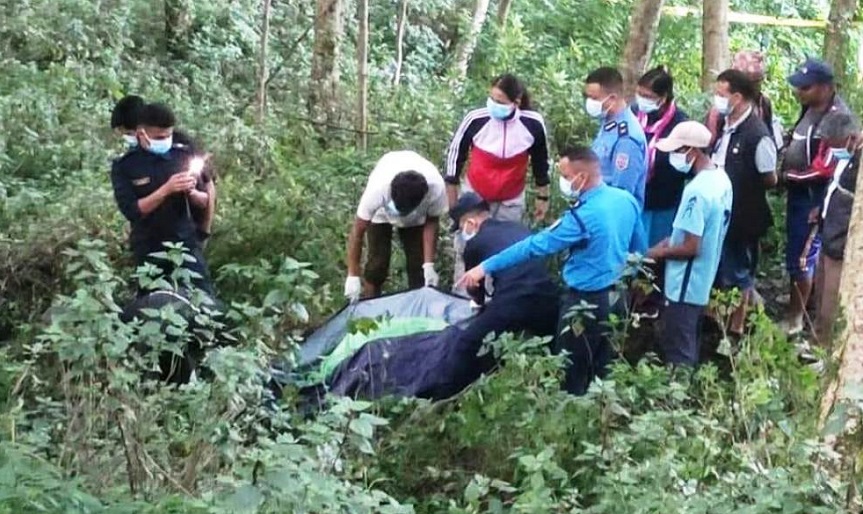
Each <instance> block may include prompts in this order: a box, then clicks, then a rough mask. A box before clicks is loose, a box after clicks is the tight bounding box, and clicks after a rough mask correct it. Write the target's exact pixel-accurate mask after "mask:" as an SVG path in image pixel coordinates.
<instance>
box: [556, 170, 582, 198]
mask: <svg viewBox="0 0 863 514" xmlns="http://www.w3.org/2000/svg"><path fill="white" fill-rule="evenodd" d="M557 185H558V187H559V188H560V194H562V195H563V197H564V198H566V199H567V200H569V201H571V202H574V201H576V200H578V197H579V196H581V190H579V189H575V188H574V187H572V182H570V181H569V180H566V178H564V177H563V176H560V177H558V182H557Z"/></svg>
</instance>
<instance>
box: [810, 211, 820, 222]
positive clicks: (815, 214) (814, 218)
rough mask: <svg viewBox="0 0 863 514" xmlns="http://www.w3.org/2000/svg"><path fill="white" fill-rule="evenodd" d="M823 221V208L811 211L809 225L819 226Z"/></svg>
mask: <svg viewBox="0 0 863 514" xmlns="http://www.w3.org/2000/svg"><path fill="white" fill-rule="evenodd" d="M819 221H821V207H815V208H813V209H812V210H811V211H809V224H810V225H817V224H818V222H819Z"/></svg>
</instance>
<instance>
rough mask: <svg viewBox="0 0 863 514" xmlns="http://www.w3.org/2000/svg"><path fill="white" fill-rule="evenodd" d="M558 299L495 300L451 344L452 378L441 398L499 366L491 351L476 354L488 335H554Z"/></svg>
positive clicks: (517, 298) (546, 297)
mask: <svg viewBox="0 0 863 514" xmlns="http://www.w3.org/2000/svg"><path fill="white" fill-rule="evenodd" d="M557 319H558V299H557V296H556V295H529V296H522V297H516V298H506V297H500V298H498V297H495V298H494V299H493V300H492V301H490V302H489V303H488V304H487V305H486V306H485V308H483V310H482V312H480V313H479V314H477V315H476V316H475V317H474V318H473V319H472V320H471V321H470V324H469V325H468V326H467V327H465V328H464V330H462V331H461V332H460V333H459V336H458V339H457V340H456V341H453V342H452V344H449V345H448V346H449V348H448V351H451V352H452V356H451V357H450V358H449V364H447V366H448V369H450V373H451V378H450V380H449V381H448V382H447V384H446V387H447V389H446V390H445V391H443V390H442V392H440V393H439V394H440V395H441V396H440V397H446V396H450V395H452V394H455V393H457V392H458V391H460V390H462V389H464V388H465V387H467V386H468V385H470V384H471V383H473V382H474V381H476V380H477V379H478V378H479V377H480V375H482V374H483V373H488V372H489V371H490V370H491V369H492V368H493V367H494V366H495V364H496V362H497V361H496V359H495V357H494V355H493V354H492V353H491V352H489V353H486V354H485V355H482V356H479V355H477V354H478V353H479V351H480V349H481V348H482V343H483V341H484V340H485V338H486V336H488V335H489V334H496V335H500V334H503V333H506V332H511V333H514V334H517V333H521V332H525V333H527V335H530V336H538V337H545V336H553V335H554V334H555V330H556V328H557Z"/></svg>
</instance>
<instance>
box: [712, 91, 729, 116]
mask: <svg viewBox="0 0 863 514" xmlns="http://www.w3.org/2000/svg"><path fill="white" fill-rule="evenodd" d="M713 107H716V110H717V111H719V114H722V115H723V116H724V115H727V114H728V113H729V112H730V111H731V107H730V105H729V102H728V98H725V97H724V96H719V95H713Z"/></svg>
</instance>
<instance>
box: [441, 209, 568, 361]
mask: <svg viewBox="0 0 863 514" xmlns="http://www.w3.org/2000/svg"><path fill="white" fill-rule="evenodd" d="M450 217H451V218H452V221H453V231H454V232H455V231H457V232H459V234H458V236H457V237H461V238H462V240H463V241H464V244H465V246H464V248H465V250H464V262H465V266H466V267H467V268H468V269H471V268H473V267H475V266H477V265H479V264H480V263H481V262H483V261H484V260H485V259H488V258H489V257H491V256H493V255H495V254H497V253H499V252H501V251H503V250H505V249H507V248H509V247H510V246H512V245H514V244H516V243H518V242H519V241H521V240H523V239H525V238H527V237H529V236H530V235H531V232H530V229H528V228H527V227H526V226H524V225H523V224H521V223H519V222H516V221H502V220H497V219H494V218H492V217H491V213H490V209H489V204H488V203H487V202H485V201H484V200H483V199H482V198H480V197H479V195H477V194H476V193H472V192H470V193H465V194H463V195H462V196H461V197H460V198H459V199H458V201H457V202H456V204H455V205H454V206H453V207H452V208H451V209H450ZM468 294H470V296H471V297H472V298H473V301H474V302H475V303H477V304H479V305H480V306H481V308H482V311H481V312H480V314H479V315H478V316H477V317H476V318H475V319H474V320H473V321H472V322H471V324H470V325H469V326H468V327H467V328H466V329H465V332H464V333H463V335H462V337H461V339H462V340H463V341H469V342H470V343H469V344H472V345H473V346H475V347H476V349H477V350H479V348H480V345H481V344H482V342H483V340H484V339H485V337H486V336H487V335H488V334H490V333H496V334H501V333H503V332H521V331H526V332H529V333H530V334H532V335H535V336H552V335H554V332H555V329H556V327H557V320H558V298H559V294H558V290H557V286H556V285H555V283H554V282H553V281H552V280H551V278H550V277H549V276H548V270H547V269H546V267H545V265H544V264H543V263H542V262H541V261H528V262H524V263H522V264H520V265H518V266H514V267H512V268H509V269H506V270H502V271H499V272H497V273H495V274H494V275H493V276H492V277H489V278H488V279H487V280H485V281H484V282H482V283H480V284H479V285H478V286H477V287H471V288H468ZM483 361H484V362H485V365H484V366H481V368H483V369H481V370H480V371H486V370H487V369H488V365H489V364H491V363H490V361H489V360H488V359H485V360H483Z"/></svg>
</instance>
